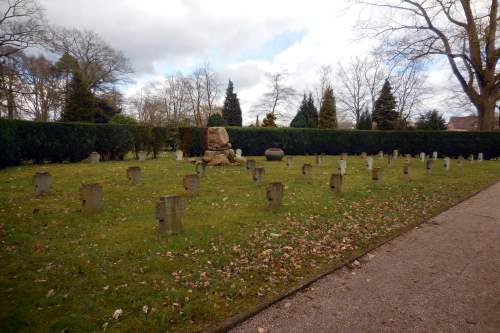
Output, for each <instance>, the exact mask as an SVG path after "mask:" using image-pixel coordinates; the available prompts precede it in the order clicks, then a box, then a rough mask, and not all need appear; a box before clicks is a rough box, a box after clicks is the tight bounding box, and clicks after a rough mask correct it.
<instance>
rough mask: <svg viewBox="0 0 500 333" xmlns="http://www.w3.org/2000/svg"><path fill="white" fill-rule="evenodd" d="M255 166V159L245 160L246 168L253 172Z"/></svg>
mask: <svg viewBox="0 0 500 333" xmlns="http://www.w3.org/2000/svg"><path fill="white" fill-rule="evenodd" d="M256 166H257V162H255V160H247V162H246V168H247V170H248V171H251V172H253V169H255V167H256Z"/></svg>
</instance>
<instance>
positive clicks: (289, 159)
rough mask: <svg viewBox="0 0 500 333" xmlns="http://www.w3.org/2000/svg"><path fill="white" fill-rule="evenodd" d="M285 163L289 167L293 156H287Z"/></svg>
mask: <svg viewBox="0 0 500 333" xmlns="http://www.w3.org/2000/svg"><path fill="white" fill-rule="evenodd" d="M286 165H287V167H288V168H289V169H290V168H291V167H292V165H293V156H287V158H286Z"/></svg>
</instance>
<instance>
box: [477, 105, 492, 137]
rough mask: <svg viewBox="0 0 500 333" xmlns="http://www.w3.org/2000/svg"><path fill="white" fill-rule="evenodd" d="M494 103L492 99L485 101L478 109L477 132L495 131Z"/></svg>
mask: <svg viewBox="0 0 500 333" xmlns="http://www.w3.org/2000/svg"><path fill="white" fill-rule="evenodd" d="M495 108H496V106H495V102H494V100H493V99H491V100H490V99H486V100H485V101H484V102H483V103H481V105H479V107H478V114H479V130H481V131H492V130H494V129H495V122H496V121H495Z"/></svg>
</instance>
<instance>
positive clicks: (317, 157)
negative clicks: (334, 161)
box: [316, 155, 323, 166]
mask: <svg viewBox="0 0 500 333" xmlns="http://www.w3.org/2000/svg"><path fill="white" fill-rule="evenodd" d="M322 159H323V158H322V156H321V155H316V166H321V161H322Z"/></svg>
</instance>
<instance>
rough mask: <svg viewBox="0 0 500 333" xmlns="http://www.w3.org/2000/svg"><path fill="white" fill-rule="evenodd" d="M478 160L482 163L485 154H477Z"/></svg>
mask: <svg viewBox="0 0 500 333" xmlns="http://www.w3.org/2000/svg"><path fill="white" fill-rule="evenodd" d="M477 160H478V162H482V161H483V160H484V154H483V153H479V154H477Z"/></svg>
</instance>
